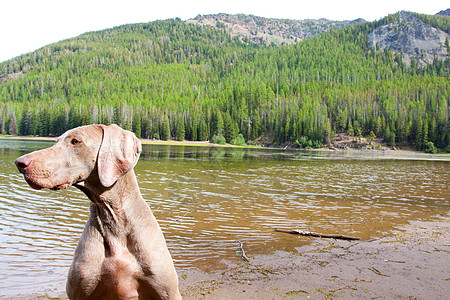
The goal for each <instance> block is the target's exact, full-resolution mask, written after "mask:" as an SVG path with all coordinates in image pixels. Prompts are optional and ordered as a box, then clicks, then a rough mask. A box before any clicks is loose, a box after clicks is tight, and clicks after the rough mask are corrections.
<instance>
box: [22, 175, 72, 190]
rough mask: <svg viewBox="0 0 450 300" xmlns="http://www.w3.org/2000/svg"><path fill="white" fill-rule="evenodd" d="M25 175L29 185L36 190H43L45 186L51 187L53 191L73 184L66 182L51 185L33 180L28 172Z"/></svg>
mask: <svg viewBox="0 0 450 300" xmlns="http://www.w3.org/2000/svg"><path fill="white" fill-rule="evenodd" d="M23 177H24V178H25V181H26V182H27V183H28V185H29V186H31V187H32V188H33V189H35V190H41V189H43V188H49V189H51V190H53V191H57V190H61V189H66V188H68V187H69V186H71V185H72V184H71V183H69V182H66V183H61V184H57V185H54V186H49V185H45V184H42V183H38V182H36V180H33V179H32V178H30V177H29V176H27V175H26V174H24V175H23Z"/></svg>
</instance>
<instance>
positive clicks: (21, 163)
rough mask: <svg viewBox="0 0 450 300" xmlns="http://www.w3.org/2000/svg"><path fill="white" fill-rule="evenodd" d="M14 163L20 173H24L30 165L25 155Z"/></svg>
mask: <svg viewBox="0 0 450 300" xmlns="http://www.w3.org/2000/svg"><path fill="white" fill-rule="evenodd" d="M15 163H16V166H17V169H19V171H20V173H24V172H25V169H26V168H27V167H28V166H29V165H30V164H31V159H30V158H29V157H28V156H27V155H24V156H21V157H19V158H18V159H16V161H15Z"/></svg>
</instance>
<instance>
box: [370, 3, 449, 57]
mask: <svg viewBox="0 0 450 300" xmlns="http://www.w3.org/2000/svg"><path fill="white" fill-rule="evenodd" d="M448 37H449V35H448V34H447V33H445V32H443V31H441V30H439V29H436V28H434V27H432V26H431V25H429V24H426V23H424V22H423V21H422V20H420V19H418V18H417V17H415V16H414V15H412V14H411V13H409V12H405V11H402V12H399V13H398V14H397V16H396V17H395V18H394V21H393V22H391V23H388V24H386V25H382V26H380V27H378V28H377V29H375V30H374V31H373V32H371V33H370V34H369V46H370V47H372V48H377V49H378V48H379V49H385V48H387V47H389V49H391V50H393V51H396V52H402V53H403V60H404V62H406V63H409V62H410V60H411V58H414V59H415V60H416V61H417V62H418V63H419V64H427V63H430V62H432V61H433V59H434V57H435V56H437V57H440V58H445V57H446V56H448V51H447V47H446V46H445V40H446V39H447V38H448Z"/></svg>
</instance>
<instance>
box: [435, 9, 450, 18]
mask: <svg viewBox="0 0 450 300" xmlns="http://www.w3.org/2000/svg"><path fill="white" fill-rule="evenodd" d="M437 15H441V16H447V17H448V16H450V8H447V9H446V10H441V11H440V12H438V13H437Z"/></svg>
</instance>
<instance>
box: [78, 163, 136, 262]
mask: <svg viewBox="0 0 450 300" xmlns="http://www.w3.org/2000/svg"><path fill="white" fill-rule="evenodd" d="M99 183H100V180H99V179H98V177H97V176H92V177H90V178H89V179H88V180H86V181H85V182H84V184H83V185H81V184H78V185H76V187H77V188H79V189H80V190H81V191H83V192H84V193H85V194H86V195H87V196H88V198H89V199H90V200H91V206H90V219H91V221H92V222H93V224H95V225H94V226H95V227H97V229H98V231H99V233H100V234H101V235H102V237H103V239H104V241H105V247H106V248H107V249H106V250H107V251H106V252H107V255H108V253H110V254H111V255H114V254H115V253H116V252H117V251H120V249H122V248H123V247H125V246H126V245H127V235H128V234H129V231H130V229H129V228H128V227H129V221H130V215H131V214H132V213H133V212H131V211H130V207H133V206H131V205H128V203H129V202H130V201H134V202H137V201H139V200H140V199H142V197H141V195H140V193H139V187H138V184H137V181H136V177H135V175H134V171H133V170H130V171H129V172H127V173H126V174H124V175H123V176H121V177H120V178H119V179H118V180H117V181H116V182H115V183H114V184H113V185H112V186H111V187H108V188H105V187H102V185H101V184H99ZM99 186H100V187H101V188H99Z"/></svg>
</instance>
